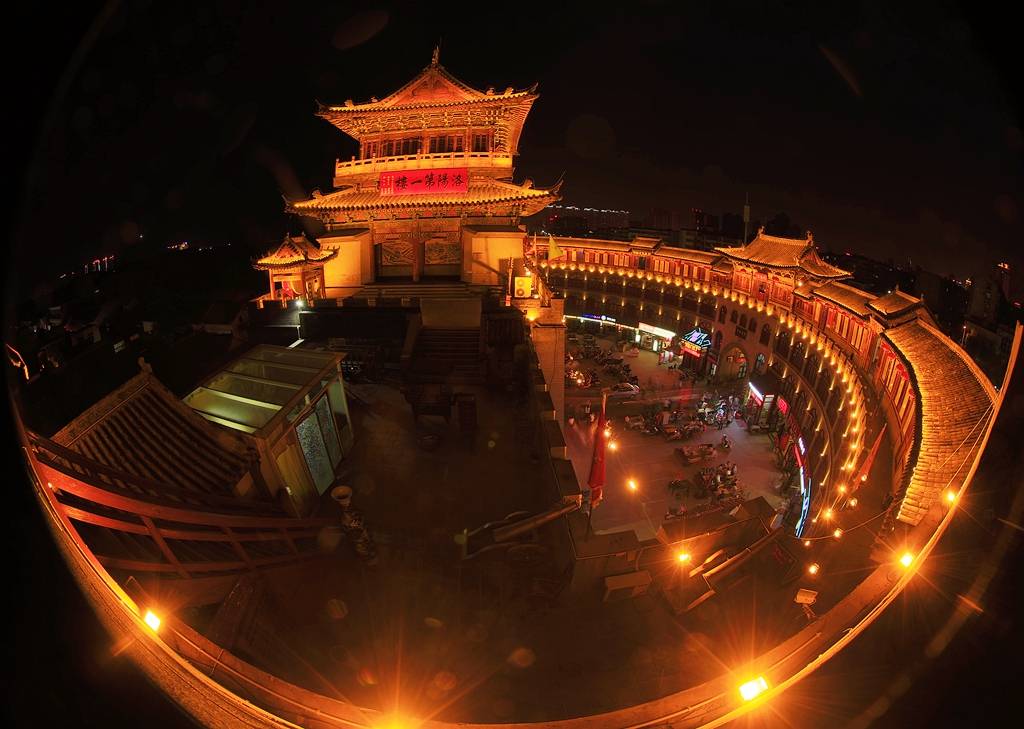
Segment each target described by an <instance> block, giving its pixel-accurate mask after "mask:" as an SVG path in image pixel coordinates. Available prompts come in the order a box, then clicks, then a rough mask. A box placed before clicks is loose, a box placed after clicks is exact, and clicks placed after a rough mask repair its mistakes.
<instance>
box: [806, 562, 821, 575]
mask: <svg viewBox="0 0 1024 729" xmlns="http://www.w3.org/2000/svg"><path fill="white" fill-rule="evenodd" d="M820 569H821V565H819V564H818V563H817V562H812V563H811V564H809V565H807V571H808V572H809V573H810V574H812V575H816V574H818V571H819V570H820Z"/></svg>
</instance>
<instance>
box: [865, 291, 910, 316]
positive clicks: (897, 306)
mask: <svg viewBox="0 0 1024 729" xmlns="http://www.w3.org/2000/svg"><path fill="white" fill-rule="evenodd" d="M920 304H921V299H919V298H917V297H915V296H911V295H910V294H905V293H903V292H902V291H900V290H899V289H893V290H892V291H890V292H889V293H887V294H886V295H885V296H880V297H878V298H877V299H874V300H873V301H871V302H869V303H868V307H870V308H871V309H873V310H874V311H876V312H878V313H879V314H882V315H883V316H896V315H897V314H902V313H904V312H906V311H909V310H910V309H913V308H914V307H915V306H919V305H920Z"/></svg>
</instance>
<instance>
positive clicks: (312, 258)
mask: <svg viewBox="0 0 1024 729" xmlns="http://www.w3.org/2000/svg"><path fill="white" fill-rule="evenodd" d="M335 255H337V251H325V250H321V249H320V248H319V247H318V246H317V245H316V244H315V243H313V242H312V241H311V240H310V239H309V238H307V237H306V236H305V234H302V235H286V236H285V237H284V240H283V241H281V244H280V245H279V246H278V247H277V248H275V249H274V250H273V251H272V252H270V253H268V254H267V255H265V256H263V258H260V259H259V260H258V261H256V263H255V264H253V266H254V267H255V268H257V269H259V270H261V271H266V270H268V269H271V268H287V267H290V266H297V265H301V264H304V263H323V262H324V261H326V260H328V259H329V258H332V257H333V256H335Z"/></svg>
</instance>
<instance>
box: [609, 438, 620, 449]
mask: <svg viewBox="0 0 1024 729" xmlns="http://www.w3.org/2000/svg"><path fill="white" fill-rule="evenodd" d="M608 447H609V448H611V449H612V450H613V451H614V450H618V448H619V444H618V443H616V442H615V441H614V440H613V441H612V442H611V443H609V444H608Z"/></svg>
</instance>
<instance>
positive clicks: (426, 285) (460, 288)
mask: <svg viewBox="0 0 1024 729" xmlns="http://www.w3.org/2000/svg"><path fill="white" fill-rule="evenodd" d="M474 295H476V296H481V295H483V296H486V295H493V296H503V295H504V288H503V287H502V286H483V285H471V284H467V283H464V282H462V281H437V282H422V281H421V282H418V283H413V282H396V283H375V284H367V285H366V286H363V287H362V288H361V289H359V291H357V292H356V293H354V294H353V295H352V296H351V297H349V298H350V299H357V300H361V301H370V300H376V301H377V303H378V304H381V303H384V302H396V303H399V304H401V305H409V306H414V305H417V304H418V303H419V300H420V299H426V298H433V299H451V298H463V297H466V296H474Z"/></svg>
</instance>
